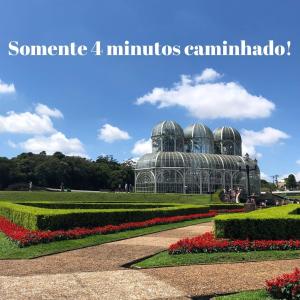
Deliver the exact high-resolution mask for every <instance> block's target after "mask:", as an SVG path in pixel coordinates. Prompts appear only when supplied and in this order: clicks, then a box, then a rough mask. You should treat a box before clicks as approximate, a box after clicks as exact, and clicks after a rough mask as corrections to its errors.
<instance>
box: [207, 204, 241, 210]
mask: <svg viewBox="0 0 300 300" xmlns="http://www.w3.org/2000/svg"><path fill="white" fill-rule="evenodd" d="M243 207H244V204H210V205H209V208H210V209H211V210H220V209H239V208H243Z"/></svg>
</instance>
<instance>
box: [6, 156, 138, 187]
mask: <svg viewBox="0 0 300 300" xmlns="http://www.w3.org/2000/svg"><path fill="white" fill-rule="evenodd" d="M30 181H32V183H33V185H34V186H40V187H51V188H59V187H60V185H61V183H62V182H63V183H64V186H65V188H71V189H88V190H100V189H104V190H105V189H107V190H115V189H116V188H118V187H119V185H121V186H122V187H123V188H124V185H125V183H127V184H128V185H130V184H132V185H133V183H134V171H133V165H132V162H131V161H127V162H124V163H119V162H117V161H116V160H114V159H113V157H111V156H100V157H99V158H98V159H97V160H96V161H92V160H88V159H85V158H82V157H75V156H65V155H64V154H62V153H60V152H56V153H54V154H53V155H46V153H45V152H41V153H40V154H33V153H22V154H20V155H18V156H17V157H14V158H12V159H7V158H0V189H7V188H8V189H11V190H12V189H13V188H15V187H18V188H20V187H21V186H23V190H24V189H25V190H28V183H29V182H30ZM16 184H18V185H16Z"/></svg>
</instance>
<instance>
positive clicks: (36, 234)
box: [0, 212, 216, 247]
mask: <svg viewBox="0 0 300 300" xmlns="http://www.w3.org/2000/svg"><path fill="white" fill-rule="evenodd" d="M214 216H216V213H215V212H210V213H203V214H192V215H186V216H174V217H164V218H154V219H150V220H147V221H143V222H130V223H123V224H119V225H106V226H102V227H94V228H74V229H70V230H55V231H41V230H34V231H33V230H29V229H26V228H24V227H21V226H19V225H16V224H14V223H12V222H11V221H10V220H8V219H6V218H4V217H0V231H1V232H3V233H5V234H6V236H7V237H8V238H10V239H11V240H12V241H14V242H16V243H17V244H18V245H19V246H20V247H25V246H29V245H34V244H40V243H49V242H53V241H58V240H68V239H78V238H83V237H85V236H89V235H94V234H102V235H103V234H109V233H115V232H120V231H126V230H132V229H139V228H145V227H150V226H155V225H161V224H169V223H177V222H182V221H187V220H194V219H203V218H212V217H214Z"/></svg>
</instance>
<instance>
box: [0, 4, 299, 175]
mask: <svg viewBox="0 0 300 300" xmlns="http://www.w3.org/2000/svg"><path fill="white" fill-rule="evenodd" d="M0 7H1V10H0V79H1V82H0V104H1V105H0V136H1V139H0V153H1V156H8V157H12V156H15V155H17V154H19V153H20V152H23V151H33V152H40V150H42V149H43V148H45V150H46V151H48V152H53V151H55V150H61V151H63V152H65V153H67V154H68V153H69V154H72V153H73V154H81V155H87V156H88V157H90V158H92V159H94V158H96V157H97V156H98V155H100V154H113V155H114V156H115V157H116V158H117V159H119V160H124V159H127V158H130V157H137V156H139V155H141V154H142V152H143V151H146V150H147V149H148V148H147V147H148V146H149V143H147V141H148V139H149V136H150V132H151V129H152V127H153V125H154V124H156V123H158V122H159V121H161V120H164V119H170V120H176V121H177V122H178V123H179V124H180V125H181V126H182V127H186V126H188V125H189V124H191V123H194V122H202V123H205V124H207V125H208V126H209V127H210V128H211V129H215V128H216V127H219V126H224V125H225V126H226V125H228V126H233V127H235V128H237V129H238V130H240V131H241V133H242V134H243V136H244V141H245V148H247V150H248V151H249V152H252V153H251V154H252V155H253V156H257V157H258V158H259V164H260V166H261V170H262V172H263V173H264V174H267V175H274V174H279V175H281V176H283V175H286V174H289V173H295V174H298V177H299V178H300V164H299V162H298V163H297V161H298V160H300V153H299V150H298V149H299V146H300V142H299V129H300V125H299V122H298V118H299V111H300V104H299V99H300V89H299V78H300V63H299V62H300V24H299V22H300V21H299V17H298V14H299V10H300V4H299V2H297V1H271V0H267V1H247V2H241V1H233V0H229V1H221V0H220V1H196V0H195V1H157V0H155V1H138V0H136V1H130V0H129V1H121V0H120V1H96V0H94V1H92V0H88V1H79V0H78V1H58V0H53V1H30V0H29V1H13V0H9V1H8V0H7V1H4V0H0ZM11 40H17V41H19V43H20V44H28V45H31V44H47V45H50V44H65V43H70V42H72V41H74V42H76V43H79V44H86V45H88V46H89V47H90V46H92V45H93V43H94V42H95V41H96V40H100V41H101V42H102V43H103V44H122V43H124V41H125V40H129V41H130V42H131V43H132V44H153V43H154V42H160V43H161V44H170V45H173V44H178V45H183V46H184V45H186V44H219V43H222V41H223V40H227V41H229V42H230V43H238V42H239V41H240V40H246V41H247V42H249V43H254V44H265V43H266V42H267V41H268V40H275V41H276V42H277V43H282V44H285V43H286V42H287V41H291V43H292V45H291V55H290V56H282V57H276V56H273V57H271V56H269V57H268V56H264V57H225V56H223V57H216V56H211V57H208V56H207V57H186V56H177V57H162V56H160V57H158V56H153V57H107V56H101V57H95V56H92V55H87V56H85V57H29V56H27V57H21V56H14V57H13V56H9V55H8V49H7V44H8V43H9V41H11ZM204 70H206V73H203V71H204ZM207 72H211V74H212V79H213V80H207V81H206V80H205V79H203V80H198V81H197V78H198V79H199V78H200V76H201V74H202V75H203V74H204V75H205V74H208V73H207ZM183 74H185V75H187V77H185V78H188V80H191V81H192V82H190V83H184V82H182V81H181V75H183ZM202 78H203V77H202ZM175 83H177V87H175V86H174V84H175ZM185 84H187V85H188V91H189V92H190V93H188V94H184V93H185V91H186V88H185V87H186V86H185ZM1 87H2V90H1ZM154 88H165V89H164V90H162V93H163V94H162V95H161V99H156V98H157V97H156V95H154V94H153V93H152V91H153V89H154ZM230 88H231V89H232V90H230ZM166 89H169V90H171V92H174V93H175V97H174V98H172V97H171V96H170V94H168V93H167V92H166ZM215 91H221V92H220V94H219V95H217V96H216V95H215ZM151 93H152V98H151V97H150V96H151ZM232 93H233V94H234V97H232V96H230V95H232ZM147 94H150V96H149V95H148V96H146V95H147ZM241 94H242V96H241ZM259 96H261V97H260V98H259ZM170 97H171V98H170ZM185 97H186V98H185ZM197 97H198V98H197ZM239 97H240V98H239ZM150 98H151V99H152V100H151V99H150ZM158 98H159V97H158ZM227 98H228V99H227ZM137 99H141V100H140V102H139V103H140V104H139V105H137ZM198 99H199V100H198ZM205 99H207V101H208V103H209V105H208V106H205V105H206V104H205V101H204V100H205ZM226 99H227V100H228V101H229V102H228V104H226V103H227V102H226V101H227V100H226ZM223 100H224V101H223ZM225 100H226V101H225ZM197 101H199V106H197V103H198V102H197ZM261 101H265V103H264V104H265V105H261ZM225 102H226V103H225ZM235 103H238V104H240V105H239V106H236V105H235ZM243 103H244V104H245V105H243ZM159 105H163V106H165V107H164V108H159ZM212 105H215V112H220V111H221V112H224V116H225V117H220V114H217V113H210V112H209V111H210V109H211V108H212ZM248 106H249V107H248ZM249 111H251V113H247V112H249ZM236 115H240V116H239V117H236ZM101 128H102V135H101ZM134 145H135V147H134ZM133 150H134V151H133Z"/></svg>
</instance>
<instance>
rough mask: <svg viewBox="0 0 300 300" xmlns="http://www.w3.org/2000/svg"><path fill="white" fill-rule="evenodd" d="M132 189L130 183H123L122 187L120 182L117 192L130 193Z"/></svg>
mask: <svg viewBox="0 0 300 300" xmlns="http://www.w3.org/2000/svg"><path fill="white" fill-rule="evenodd" d="M132 191H133V186H132V184H131V183H130V184H128V183H125V185H124V188H122V185H121V184H119V186H118V192H125V193H131V192H132Z"/></svg>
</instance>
